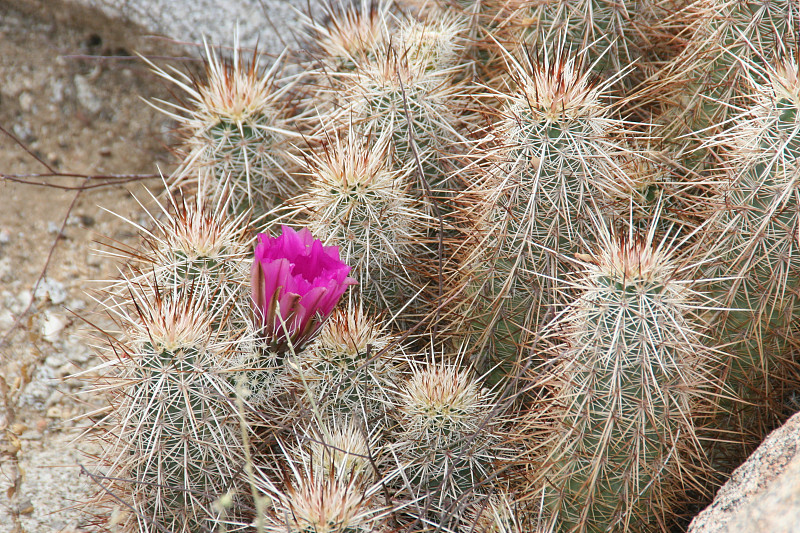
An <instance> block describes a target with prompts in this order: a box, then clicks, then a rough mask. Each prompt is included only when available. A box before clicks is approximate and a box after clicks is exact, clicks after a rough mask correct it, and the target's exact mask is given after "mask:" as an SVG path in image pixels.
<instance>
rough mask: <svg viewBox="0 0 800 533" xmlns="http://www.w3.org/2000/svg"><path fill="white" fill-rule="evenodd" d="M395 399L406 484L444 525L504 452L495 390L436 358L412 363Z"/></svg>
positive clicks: (400, 460) (419, 503) (476, 490)
mask: <svg viewBox="0 0 800 533" xmlns="http://www.w3.org/2000/svg"><path fill="white" fill-rule="evenodd" d="M395 402H396V403H397V411H396V413H395V415H394V416H395V417H396V423H397V429H396V443H395V445H394V448H395V449H396V451H395V452H394V453H395V457H396V460H397V462H398V469H399V471H400V476H401V477H402V481H403V483H404V485H405V487H404V488H405V490H407V491H411V494H409V495H408V496H410V497H411V498H412V501H414V502H416V503H415V505H414V508H416V509H419V511H418V512H421V513H422V516H423V517H424V515H425V513H424V511H428V512H429V513H431V515H432V516H437V520H439V521H440V523H443V524H444V523H445V522H447V517H448V512H449V513H453V509H454V506H458V505H460V506H463V505H464V504H465V501H466V502H468V501H469V498H470V495H471V494H475V493H480V491H481V489H480V488H479V486H480V483H481V482H482V481H483V480H484V479H485V478H486V476H487V475H488V471H489V470H490V465H491V464H492V462H493V461H494V460H496V459H498V458H499V457H500V455H501V452H500V451H499V450H498V449H497V447H496V446H497V444H498V442H499V434H500V418H499V417H498V416H497V415H498V412H497V411H498V409H499V408H498V406H497V398H496V395H495V394H493V393H492V392H490V391H489V390H487V389H485V388H484V387H483V386H482V385H481V383H480V382H479V381H478V380H476V379H475V378H474V377H473V376H472V375H470V373H469V372H467V371H464V370H461V369H459V368H458V366H456V365H453V364H448V363H435V362H434V363H430V364H427V365H424V366H414V367H413V368H412V372H411V376H410V377H409V378H408V380H407V381H406V382H405V383H404V384H402V385H401V386H400V388H399V390H398V391H397V398H396V400H395ZM465 498H466V500H465ZM456 508H457V507H456ZM455 516H456V518H458V516H459V513H455ZM454 525H457V524H454Z"/></svg>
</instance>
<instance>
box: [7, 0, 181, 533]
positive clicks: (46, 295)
mask: <svg viewBox="0 0 800 533" xmlns="http://www.w3.org/2000/svg"><path fill="white" fill-rule="evenodd" d="M133 52H140V53H143V54H145V55H154V54H155V55H176V54H179V53H180V52H179V51H177V50H176V49H175V48H170V45H169V43H166V42H165V41H164V40H161V39H155V38H152V37H148V36H146V35H145V34H144V33H143V32H142V30H140V29H139V28H137V27H133V26H131V25H127V24H126V23H123V22H120V21H114V20H109V19H107V18H104V17H102V16H101V15H99V14H98V13H96V12H92V11H89V10H82V9H81V8H77V9H76V8H75V7H70V8H69V9H67V8H66V7H65V6H64V5H63V4H62V3H61V2H59V1H57V0H0V127H2V128H3V129H4V130H5V131H6V132H7V133H8V134H7V133H5V132H0V174H2V175H3V177H2V178H0V489H1V491H0V533H6V532H12V531H13V532H23V531H24V532H29V533H45V532H54V531H59V532H78V531H85V530H86V529H87V528H88V524H89V523H90V518H89V517H88V516H87V515H86V514H84V513H83V512H82V511H80V510H79V509H77V508H75V505H76V504H78V503H80V502H81V501H85V500H87V499H88V498H89V496H90V495H91V494H93V493H94V492H96V491H97V490H98V486H97V484H95V483H94V482H93V481H92V480H90V479H89V478H88V477H87V476H85V475H81V470H80V466H79V465H81V464H87V463H90V462H91V461H90V459H89V458H88V457H87V456H86V455H85V454H87V453H88V454H91V453H92V452H93V451H94V449H93V445H92V444H91V442H89V440H88V439H87V438H86V437H85V436H84V435H82V430H83V429H84V428H86V427H88V426H91V421H92V418H85V417H84V418H81V416H82V415H85V414H86V413H90V412H92V411H95V410H98V409H102V407H103V405H102V404H101V403H98V402H99V400H97V399H96V398H93V397H91V396H90V395H86V394H81V391H82V390H84V388H85V387H86V380H85V379H84V378H75V377H73V378H70V377H69V376H71V375H73V374H76V373H79V372H82V371H84V370H86V369H88V368H91V367H92V366H94V365H95V364H97V363H98V359H97V357H96V355H95V350H94V349H93V348H92V346H91V344H93V343H97V342H98V341H97V340H96V339H93V338H91V337H90V335H89V333H88V331H89V329H90V328H88V327H87V326H86V324H85V323H84V321H83V318H81V317H85V318H88V319H90V320H92V321H98V323H100V324H103V318H102V317H98V316H96V315H95V314H94V311H95V309H96V306H95V304H94V302H93V299H92V297H91V294H90V292H89V291H90V289H91V287H92V284H91V283H87V281H86V280H102V279H108V278H109V277H112V276H113V275H114V272H115V268H116V264H115V262H114V261H112V260H110V259H109V258H107V257H102V256H100V255H99V254H98V253H97V252H96V251H95V250H96V249H97V248H98V247H99V245H98V244H97V242H96V241H97V240H98V239H100V238H101V236H106V237H109V238H112V239H115V240H118V241H122V242H125V243H128V244H131V243H134V242H135V241H136V233H135V229H134V228H133V227H132V226H131V225H130V224H127V223H125V222H124V221H122V220H120V219H119V218H118V217H116V216H114V215H112V214H110V213H109V212H107V211H106V209H108V210H111V211H113V212H115V213H117V214H119V215H121V216H124V217H127V218H130V219H131V220H134V221H139V220H141V219H142V214H143V211H142V209H141V207H140V206H139V205H138V204H137V203H136V201H135V199H134V197H133V195H136V196H138V197H143V198H144V195H143V189H142V182H133V183H127V184H115V185H114V186H111V187H100V188H96V189H92V190H87V191H83V192H81V193H79V194H78V193H76V191H74V190H61V189H56V188H51V187H44V186H36V185H30V184H20V183H14V182H13V181H12V180H11V179H9V178H8V176H11V175H29V174H37V173H44V172H48V170H47V168H46V167H45V165H44V164H42V163H40V162H38V161H37V160H36V158H39V159H41V160H42V161H43V162H44V163H46V164H47V165H49V166H51V167H53V168H54V169H56V170H57V171H59V172H70V173H77V174H103V175H107V174H131V173H134V174H152V173H157V172H158V171H159V169H161V170H163V171H164V172H165V173H166V172H168V171H169V168H170V165H171V164H172V162H173V160H172V158H171V156H170V154H169V152H168V150H167V149H166V146H167V145H168V144H169V143H170V141H171V139H170V136H171V133H170V131H171V128H172V126H173V125H172V123H171V122H170V120H168V119H166V118H165V117H164V116H162V115H161V114H159V113H158V112H157V111H155V110H153V109H152V108H151V107H149V106H148V105H147V104H146V103H145V102H144V101H143V100H142V99H143V98H144V99H152V98H166V99H169V98H170V95H169V94H168V92H167V90H166V88H165V86H164V85H163V84H162V83H161V82H160V81H158V80H157V79H156V78H155V77H154V76H153V75H152V74H151V73H149V71H148V68H147V66H146V65H144V64H143V62H142V61H141V60H139V59H135V58H134V59H131V58H119V57H118V56H130V55H131V54H132V53H133ZM88 56H99V57H88ZM173 64H177V63H173ZM9 134H11V135H13V136H15V137H16V138H17V139H19V141H20V142H21V143H24V144H25V145H26V146H27V147H28V148H29V149H30V151H31V152H32V153H27V152H26V151H25V150H24V149H23V148H22V147H21V146H20V145H19V144H18V143H17V142H15V141H14V140H13V139H12V137H11V135H9ZM26 179H29V180H31V181H34V182H37V183H49V184H58V185H61V186H66V187H75V186H79V185H82V184H86V183H87V182H86V181H85V180H84V179H83V178H53V177H44V176H42V177H35V176H34V177H28V178H26ZM89 183H99V181H91V182H89ZM159 183H160V182H159V181H158V180H152V179H151V180H149V181H147V184H148V185H149V186H151V187H152V188H154V190H158V188H159ZM73 202H74V204H73ZM62 226H63V230H62V229H61V228H62ZM51 250H52V257H51V258H50V261H49V264H48V255H49V254H50V252H51ZM46 265H47V270H46V275H45V277H44V278H43V279H42V280H41V281H40V282H39V283H38V285H37V280H38V279H39V277H40V275H41V274H42V272H43V269H44V268H45V266H46ZM95 285H98V284H95ZM29 304H30V307H29ZM26 309H27V311H26ZM96 416H99V415H96Z"/></svg>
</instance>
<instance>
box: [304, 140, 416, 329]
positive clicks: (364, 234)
mask: <svg viewBox="0 0 800 533" xmlns="http://www.w3.org/2000/svg"><path fill="white" fill-rule="evenodd" d="M390 154H391V150H390V147H389V142H388V140H387V139H386V137H383V138H377V139H374V140H373V139H370V138H367V139H363V138H359V137H358V136H357V134H356V133H355V132H354V131H353V130H352V129H351V130H350V131H348V132H347V133H346V134H343V136H336V137H334V138H333V139H329V141H328V142H327V143H326V144H324V145H323V146H322V149H321V150H320V151H319V153H312V154H309V155H308V156H307V157H306V162H305V165H306V168H307V173H308V176H309V185H308V192H307V193H306V194H304V195H302V196H300V197H298V198H296V199H295V203H297V204H298V211H299V213H298V214H297V215H296V216H295V218H296V219H299V222H301V223H303V222H306V223H307V225H308V226H309V227H310V229H311V231H312V232H313V233H314V234H315V235H317V236H319V237H320V238H321V239H322V240H323V241H325V243H326V244H331V245H336V246H339V249H340V251H341V254H342V257H343V259H344V260H345V261H346V262H347V263H348V264H349V265H351V266H352V267H353V274H354V276H355V277H356V279H358V280H359V281H360V292H361V295H362V298H363V299H364V300H365V301H367V302H374V303H375V304H376V305H377V308H378V309H381V310H383V309H388V310H390V311H391V312H392V314H397V313H399V312H400V311H402V310H403V308H404V307H405V306H406V305H407V304H408V300H409V299H410V298H411V297H412V296H413V295H414V294H415V293H416V292H418V290H419V289H418V288H417V286H416V285H417V283H418V282H417V281H415V279H414V278H415V277H416V276H414V274H413V272H412V271H411V269H410V268H409V265H410V264H413V258H414V257H415V256H419V255H428V254H429V253H430V252H429V251H427V250H426V248H425V245H424V242H422V241H423V237H424V235H425V233H426V231H427V229H428V227H429V226H430V222H429V221H428V218H427V216H426V215H425V213H424V212H423V211H422V210H421V209H420V208H419V202H418V201H417V200H416V199H415V198H414V197H413V195H412V194H411V192H410V187H411V178H410V176H409V174H410V169H409V168H406V169H404V170H402V171H401V170H395V169H393V168H392V167H391V166H390V157H391V156H390ZM387 221H391V222H390V223H387Z"/></svg>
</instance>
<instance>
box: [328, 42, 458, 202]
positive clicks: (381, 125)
mask: <svg viewBox="0 0 800 533" xmlns="http://www.w3.org/2000/svg"><path fill="white" fill-rule="evenodd" d="M413 35H417V34H416V33H415V34H413ZM419 35H420V36H424V35H425V33H424V32H422V33H420V34H419ZM436 43H437V41H434V44H436ZM416 44H420V45H424V46H425V48H424V49H423V50H420V51H417V52H415V53H411V52H410V50H408V49H403V48H397V47H387V48H385V49H384V50H382V51H381V53H380V54H379V55H378V56H377V57H376V58H375V59H373V60H370V61H366V62H364V63H363V64H360V65H359V69H358V70H356V71H354V72H352V73H347V74H342V75H340V76H339V78H340V79H337V80H335V81H334V82H333V88H334V90H335V91H336V92H338V93H341V94H340V98H341V101H342V102H341V103H342V108H341V111H340V112H339V113H338V117H337V121H338V122H339V123H341V124H342V125H349V124H355V125H356V126H357V127H358V131H359V132H360V133H361V134H366V135H373V136H376V137H380V136H381V135H382V134H390V135H391V141H392V153H393V156H394V157H393V158H392V159H393V165H395V166H396V168H398V169H401V170H403V169H407V168H409V167H412V168H415V169H416V168H417V167H418V166H420V165H421V166H422V169H423V173H424V175H425V180H426V182H427V184H423V183H417V181H418V180H419V179H421V178H419V177H418V179H417V180H415V181H414V184H415V185H416V190H417V194H418V195H419V196H423V195H424V194H425V193H426V192H427V190H426V189H427V188H430V189H434V190H436V189H442V188H446V183H445V180H446V175H444V174H443V173H442V172H441V170H440V160H439V157H438V156H439V154H440V153H441V152H442V151H443V150H445V149H446V148H449V146H451V145H453V144H455V143H456V142H457V141H458V140H459V139H460V134H459V133H458V130H457V125H458V122H457V121H458V115H457V113H456V112H455V111H454V107H455V106H454V103H455V102H456V99H457V97H458V91H459V89H458V87H457V86H456V85H454V83H453V78H454V75H455V70H454V69H453V68H450V69H446V68H445V69H437V70H431V65H435V64H436V63H432V61H433V59H435V58H438V57H441V56H442V55H443V54H442V52H440V51H437V50H430V48H429V47H430V44H431V43H430V42H428V41H421V42H420V43H416ZM445 152H446V150H445ZM426 185H427V186H426Z"/></svg>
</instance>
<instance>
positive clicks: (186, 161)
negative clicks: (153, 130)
mask: <svg viewBox="0 0 800 533" xmlns="http://www.w3.org/2000/svg"><path fill="white" fill-rule="evenodd" d="M205 49H206V61H205V69H206V72H205V75H206V76H205V77H206V79H205V80H204V81H198V80H197V79H193V78H191V77H189V76H187V75H186V74H184V73H182V72H180V71H178V70H175V69H171V70H170V71H167V70H164V69H162V68H160V67H157V66H155V65H153V64H152V63H150V65H151V67H152V69H153V71H154V72H155V73H156V74H158V75H159V76H160V77H162V78H164V79H165V80H167V81H169V82H170V83H172V84H174V85H176V86H177V87H178V88H180V89H181V90H182V91H183V92H184V93H185V95H186V98H187V102H186V103H185V104H183V105H180V104H171V103H169V102H164V101H157V104H159V105H161V106H163V107H157V106H156V108H157V109H159V110H161V111H162V112H164V113H165V114H166V115H168V116H169V117H170V118H172V119H174V120H176V121H177V122H178V124H179V129H180V131H181V134H182V137H183V142H182V144H181V146H180V147H179V152H180V153H182V155H183V161H182V163H181V166H180V167H179V168H178V169H177V170H176V171H175V174H174V176H173V178H172V185H173V186H174V187H180V186H183V185H184V183H191V184H192V185H194V186H196V190H197V191H198V193H199V194H200V195H205V196H208V197H209V198H211V199H212V200H216V201H218V200H220V199H221V200H223V201H224V203H225V204H226V205H227V207H228V209H229V211H230V212H231V213H240V212H242V211H245V210H247V209H248V208H250V207H253V208H257V209H262V210H264V209H269V208H272V207H274V206H276V205H277V204H279V203H280V202H281V201H282V200H284V199H285V198H286V197H288V195H289V194H290V193H292V192H293V191H294V190H295V189H296V188H297V187H298V184H297V182H296V181H295V178H294V176H293V175H292V173H291V172H290V169H289V168H288V166H287V165H288V162H289V159H288V158H287V157H286V155H285V151H286V150H287V149H288V147H289V145H288V140H289V139H290V138H292V137H294V136H296V135H297V134H293V133H291V131H290V128H289V126H288V125H287V124H286V123H285V119H284V115H285V114H286V111H285V108H286V107H288V103H287V102H286V101H285V96H286V94H287V93H288V91H289V90H290V88H291V84H286V85H283V86H280V87H279V85H278V81H277V76H278V72H279V71H278V68H279V67H280V62H279V61H276V62H275V63H274V64H273V66H272V67H271V68H270V69H269V70H267V71H264V70H263V69H262V68H261V67H260V66H259V61H258V58H259V56H258V52H257V51H254V52H253V57H252V58H251V59H250V60H249V61H248V60H243V59H242V58H241V53H240V51H239V48H238V40H237V42H235V43H234V52H233V57H232V58H231V59H230V60H228V59H224V58H222V57H220V55H219V54H218V53H217V52H216V51H214V50H213V49H212V48H211V47H209V46H208V44H207V43H206V46H205ZM148 63H149V62H148Z"/></svg>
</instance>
